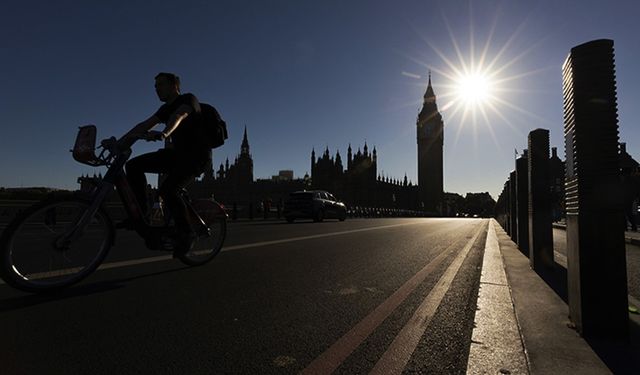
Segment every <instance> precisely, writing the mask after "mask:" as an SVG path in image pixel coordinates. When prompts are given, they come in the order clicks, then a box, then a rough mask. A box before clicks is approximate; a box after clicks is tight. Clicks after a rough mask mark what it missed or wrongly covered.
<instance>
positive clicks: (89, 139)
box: [71, 125, 104, 166]
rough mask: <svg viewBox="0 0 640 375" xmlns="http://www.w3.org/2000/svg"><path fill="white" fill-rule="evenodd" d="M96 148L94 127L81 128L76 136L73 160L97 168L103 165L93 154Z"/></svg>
mask: <svg viewBox="0 0 640 375" xmlns="http://www.w3.org/2000/svg"><path fill="white" fill-rule="evenodd" d="M95 148H96V126H95V125H85V126H81V127H80V130H78V135H77V136H76V143H75V145H74V146H73V150H71V151H72V152H73V158H74V159H75V160H76V161H77V162H79V163H82V164H87V165H91V166H97V165H102V164H104V163H103V162H102V161H101V160H100V159H98V157H97V156H96V153H95Z"/></svg>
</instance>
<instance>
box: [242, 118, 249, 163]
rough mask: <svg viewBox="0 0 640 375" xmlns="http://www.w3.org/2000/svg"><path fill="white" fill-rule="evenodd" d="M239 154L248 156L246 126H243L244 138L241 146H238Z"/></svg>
mask: <svg viewBox="0 0 640 375" xmlns="http://www.w3.org/2000/svg"><path fill="white" fill-rule="evenodd" d="M240 154H247V155H248V154H249V138H248V137H247V125H246V124H245V125H244V137H243V138H242V145H240Z"/></svg>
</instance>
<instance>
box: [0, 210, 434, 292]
mask: <svg viewBox="0 0 640 375" xmlns="http://www.w3.org/2000/svg"><path fill="white" fill-rule="evenodd" d="M420 223H424V220H421V221H411V222H408V223H400V224H391V225H381V226H377V227H370V228H362V229H353V230H346V231H340V232H332V233H323V234H315V235H311V236H302V237H293V238H285V239H281V240H274V241H263V242H255V243H249V244H243V245H235V246H229V247H225V248H223V249H222V251H232V250H240V249H249V248H254V247H261V246H269V245H277V244H282V243H287V242H295V241H304V240H311V239H316V238H323V237H331V236H339V235H343V234H351V233H359V232H365V231H371V230H378V229H387V228H394V227H401V226H406V225H413V224H420ZM171 259H173V255H161V256H155V257H147V258H140V259H132V260H124V261H119V262H111V263H105V264H102V265H100V267H98V271H99V270H107V269H111V268H120V267H127V266H135V265H138V264H146V263H155V262H162V261H165V260H171ZM69 271H71V270H69ZM69 271H67V270H64V269H63V270H54V271H50V272H41V273H39V274H38V275H41V277H47V276H50V275H54V274H57V275H64V274H65V273H73V272H69ZM41 277H37V278H41ZM4 283H5V282H4V281H2V280H0V285H2V284H4Z"/></svg>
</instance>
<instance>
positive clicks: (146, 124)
mask: <svg viewBox="0 0 640 375" xmlns="http://www.w3.org/2000/svg"><path fill="white" fill-rule="evenodd" d="M158 123H160V119H159V118H158V117H156V116H155V115H153V116H151V117H149V118H148V119H146V120H144V121H142V122H141V123H139V124H138V125H136V126H134V127H133V129H131V130H129V131H128V132H127V133H126V134H125V135H124V136H123V137H122V138H123V139H127V138H136V137H138V136H141V135H143V134H145V133H146V132H148V131H149V130H151V129H152V128H153V127H154V126H156V125H157V124H158Z"/></svg>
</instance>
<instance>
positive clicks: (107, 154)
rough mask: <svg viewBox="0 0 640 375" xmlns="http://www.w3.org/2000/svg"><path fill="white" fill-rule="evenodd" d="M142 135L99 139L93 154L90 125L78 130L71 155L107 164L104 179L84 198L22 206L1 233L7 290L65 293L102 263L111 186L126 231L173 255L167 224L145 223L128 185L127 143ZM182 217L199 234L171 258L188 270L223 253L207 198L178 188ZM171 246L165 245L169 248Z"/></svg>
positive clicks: (110, 231)
mask: <svg viewBox="0 0 640 375" xmlns="http://www.w3.org/2000/svg"><path fill="white" fill-rule="evenodd" d="M139 139H147V138H145V137H143V138H134V139H131V138H125V137H123V138H121V139H120V140H116V138H115V137H111V138H109V139H108V140H103V141H102V142H101V145H100V146H98V149H99V148H102V151H101V152H100V154H99V155H98V156H96V153H95V150H96V147H95V143H96V127H95V126H94V125H87V126H82V127H80V130H79V132H78V136H77V138H76V143H75V146H74V148H73V150H72V151H73V157H74V159H75V160H76V161H78V162H80V163H83V164H87V165H90V166H93V167H98V166H107V168H108V170H107V172H106V174H105V176H104V178H103V179H102V180H101V181H99V183H98V184H97V186H96V188H95V189H94V190H93V191H92V193H91V194H90V195H89V196H86V195H85V196H81V195H78V194H76V195H73V196H60V197H52V198H50V199H45V200H44V201H42V202H39V203H36V204H35V205H34V206H32V207H30V208H27V209H25V210H24V211H23V212H22V213H21V214H20V215H18V216H17V217H16V218H15V219H14V220H13V221H12V222H11V223H10V224H9V225H8V226H7V228H6V229H5V230H4V232H3V233H2V236H0V277H1V278H2V279H3V280H4V281H5V282H6V283H7V284H9V285H11V286H13V287H15V288H17V289H20V290H23V291H27V292H42V291H49V290H53V289H59V288H63V287H66V286H69V285H72V284H74V283H77V282H79V281H80V280H82V279H84V278H85V277H87V276H88V275H90V274H91V273H92V272H93V271H95V270H96V269H97V268H98V266H99V265H100V264H101V263H102V261H103V260H104V259H105V257H106V255H107V253H108V252H109V249H110V248H111V246H113V244H114V241H115V226H114V224H113V221H112V219H111V218H110V216H109V214H108V212H107V211H106V210H105V207H104V202H105V199H106V198H107V197H108V196H109V195H110V193H111V192H112V191H113V189H114V187H115V188H116V190H117V191H118V193H119V194H120V197H121V199H122V201H123V204H124V208H125V211H126V213H127V216H128V217H129V218H130V223H131V226H130V227H128V228H127V229H130V230H135V231H136V232H137V233H138V234H139V235H140V236H141V237H142V238H144V239H145V244H146V246H147V247H148V248H149V249H152V250H168V251H173V250H174V249H171V248H170V246H167V242H163V240H162V238H163V237H167V236H168V235H169V236H171V235H172V234H174V233H175V228H174V226H173V225H170V224H167V222H168V220H165V221H163V223H162V224H160V225H151V224H150V218H147V217H145V215H144V214H143V213H142V211H141V209H140V206H139V204H138V202H137V201H136V198H135V195H134V194H133V192H132V190H131V188H130V186H129V183H128V182H127V179H126V176H125V173H124V171H123V167H124V165H125V163H126V161H127V160H128V159H129V157H130V156H131V146H132V145H133V144H134V143H135V142H136V141H137V140H139ZM181 198H182V200H183V202H184V203H185V205H186V207H187V208H188V220H189V222H190V224H191V225H192V229H193V230H194V232H195V233H196V234H197V238H196V239H195V240H194V243H193V246H192V247H191V249H189V251H187V252H176V253H174V257H177V258H178V259H180V260H181V261H182V262H183V263H185V264H187V265H190V266H197V265H202V264H205V263H207V262H209V261H210V260H211V259H213V258H214V257H215V256H216V255H217V254H218V253H219V252H220V250H221V249H222V244H223V243H224V240H225V236H226V228H227V227H226V220H227V214H226V213H225V211H224V208H223V207H222V206H221V205H220V204H218V203H217V202H215V201H214V200H212V199H198V200H194V201H191V200H190V199H189V197H188V195H187V193H186V190H183V191H182V193H181ZM169 245H170V243H169Z"/></svg>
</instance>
